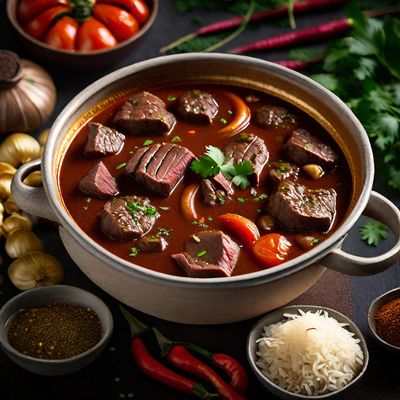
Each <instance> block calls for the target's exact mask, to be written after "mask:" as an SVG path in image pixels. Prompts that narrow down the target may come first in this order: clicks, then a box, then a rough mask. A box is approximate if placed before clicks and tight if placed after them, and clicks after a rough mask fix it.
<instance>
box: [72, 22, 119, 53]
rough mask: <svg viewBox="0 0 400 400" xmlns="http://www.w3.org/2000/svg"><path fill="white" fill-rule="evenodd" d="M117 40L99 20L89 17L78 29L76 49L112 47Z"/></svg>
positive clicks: (88, 49) (90, 49) (87, 49)
mask: <svg viewBox="0 0 400 400" xmlns="http://www.w3.org/2000/svg"><path fill="white" fill-rule="evenodd" d="M116 44H117V41H116V39H115V37H114V36H113V34H112V33H111V32H110V31H109V30H108V28H107V27H106V26H104V25H103V24H102V23H101V22H99V21H97V20H96V19H94V18H93V17H89V18H88V19H87V20H86V21H85V22H84V23H83V24H82V25H81V27H80V29H79V30H78V35H77V38H76V46H75V49H76V50H80V51H92V50H101V49H106V48H110V47H114V46H115V45H116Z"/></svg>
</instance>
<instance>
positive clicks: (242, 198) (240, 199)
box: [236, 197, 246, 204]
mask: <svg viewBox="0 0 400 400" xmlns="http://www.w3.org/2000/svg"><path fill="white" fill-rule="evenodd" d="M236 200H237V201H238V203H242V204H244V203H246V199H245V198H244V197H237V198H236Z"/></svg>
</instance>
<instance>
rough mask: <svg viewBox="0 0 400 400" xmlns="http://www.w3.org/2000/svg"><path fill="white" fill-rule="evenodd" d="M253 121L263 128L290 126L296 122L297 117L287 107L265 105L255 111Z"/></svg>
mask: <svg viewBox="0 0 400 400" xmlns="http://www.w3.org/2000/svg"><path fill="white" fill-rule="evenodd" d="M253 121H254V123H255V124H256V125H258V126H260V127H261V128H289V127H290V126H291V125H294V124H296V117H295V116H294V115H293V114H291V113H290V112H289V111H288V110H286V108H283V107H279V106H268V105H265V106H261V107H260V108H259V109H258V110H257V111H256V112H255V113H254V117H253Z"/></svg>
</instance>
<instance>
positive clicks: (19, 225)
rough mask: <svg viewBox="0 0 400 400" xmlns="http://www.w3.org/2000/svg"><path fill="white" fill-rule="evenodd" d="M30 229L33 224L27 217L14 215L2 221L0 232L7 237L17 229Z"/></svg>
mask: <svg viewBox="0 0 400 400" xmlns="http://www.w3.org/2000/svg"><path fill="white" fill-rule="evenodd" d="M32 228H33V222H32V220H31V219H30V218H29V217H28V216H27V215H21V214H17V213H14V214H11V215H10V216H9V217H7V218H6V219H5V220H4V222H3V226H2V231H3V233H4V236H6V237H7V236H8V235H10V234H11V233H12V232H14V231H17V230H18V229H23V230H25V231H31V230H32Z"/></svg>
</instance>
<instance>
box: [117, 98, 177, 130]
mask: <svg viewBox="0 0 400 400" xmlns="http://www.w3.org/2000/svg"><path fill="white" fill-rule="evenodd" d="M175 122H176V120H175V117H174V116H173V115H172V114H171V113H169V112H168V111H167V110H166V106H165V103H164V102H163V101H162V100H161V99H160V98H158V97H157V96H154V95H153V94H151V93H149V92H141V93H138V94H136V95H135V96H133V97H131V98H130V99H129V100H128V101H127V102H125V103H124V104H123V106H122V107H121V108H120V109H119V110H118V111H117V113H116V114H115V117H114V121H113V123H114V125H115V126H116V127H117V128H119V129H120V130H121V131H122V132H124V133H125V134H127V135H166V134H168V133H169V132H170V131H171V130H172V128H173V127H174V125H175Z"/></svg>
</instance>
